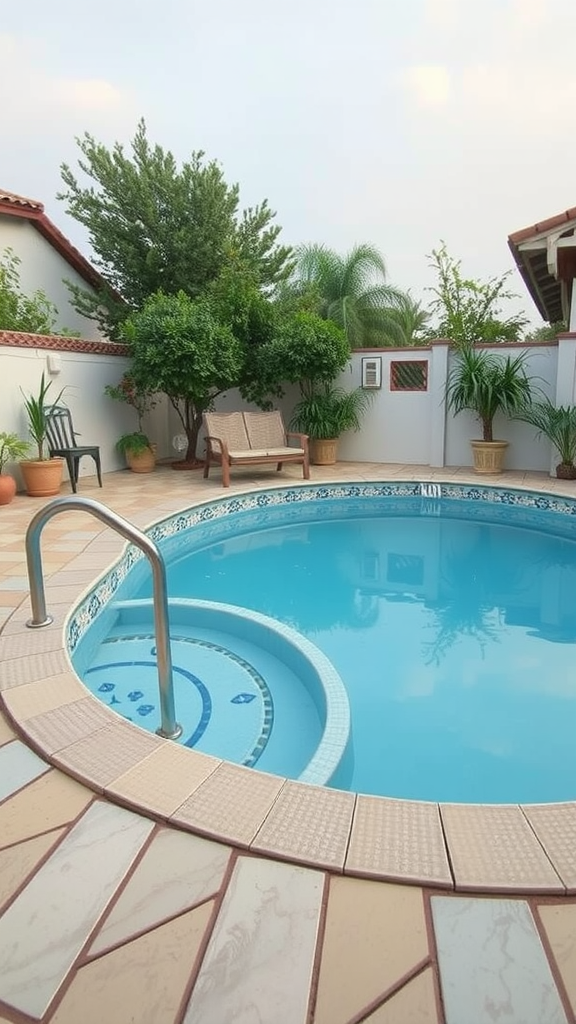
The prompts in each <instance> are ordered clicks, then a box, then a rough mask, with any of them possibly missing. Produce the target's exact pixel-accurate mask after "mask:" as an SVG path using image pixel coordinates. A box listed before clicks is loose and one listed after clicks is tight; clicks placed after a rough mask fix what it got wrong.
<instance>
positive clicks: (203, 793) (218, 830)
mask: <svg viewBox="0 0 576 1024" xmlns="http://www.w3.org/2000/svg"><path fill="white" fill-rule="evenodd" d="M283 785H284V779H281V778H279V777H278V776H277V775H266V774H265V773H264V772H256V771H253V770H252V769H250V768H241V767H239V766H238V765H233V764H229V763H228V762H226V761H224V762H223V763H222V764H221V765H219V767H218V768H217V769H216V770H215V771H214V772H213V773H212V774H211V775H210V776H209V778H207V779H206V781H205V782H203V783H202V785H201V786H199V787H198V789H197V790H196V791H195V792H194V793H193V794H192V796H191V797H189V799H188V800H186V801H185V802H184V803H183V804H182V805H181V806H180V807H179V808H178V810H177V811H176V812H175V813H174V814H173V815H172V819H171V820H172V821H174V822H175V823H176V824H180V825H184V826H185V827H186V826H189V827H191V828H192V829H193V830H198V831H199V832H203V833H205V834H207V835H210V836H214V837H215V838H217V839H223V840H224V841H225V842H234V843H236V844H237V845H238V846H249V845H250V843H251V842H252V840H253V839H254V836H255V835H256V832H257V831H258V829H259V827H260V825H261V824H262V822H263V821H264V818H265V817H266V815H267V814H268V812H269V811H270V808H271V807H272V805H273V803H274V800H275V799H276V797H277V796H278V793H279V792H280V790H281V788H282V786H283Z"/></svg>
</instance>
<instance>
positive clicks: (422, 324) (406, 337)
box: [387, 292, 430, 348]
mask: <svg viewBox="0 0 576 1024" xmlns="http://www.w3.org/2000/svg"><path fill="white" fill-rule="evenodd" d="M387 317H388V324H387V331H388V335H389V338H390V341H389V344H390V345H395V346H397V347H398V348H408V347H410V346H414V345H422V344H425V343H426V341H427V340H428V322H429V320H430V313H429V311H428V310H426V309H424V308H423V306H422V303H421V302H419V301H417V300H416V299H414V298H413V297H412V295H411V294H410V292H406V293H405V294H400V295H399V296H398V298H397V301H396V305H394V306H391V307H390V308H389V309H388V311H387Z"/></svg>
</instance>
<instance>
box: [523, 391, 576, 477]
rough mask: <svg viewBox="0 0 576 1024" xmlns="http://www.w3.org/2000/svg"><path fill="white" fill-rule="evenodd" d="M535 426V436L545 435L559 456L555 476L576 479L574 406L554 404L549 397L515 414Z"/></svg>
mask: <svg viewBox="0 0 576 1024" xmlns="http://www.w3.org/2000/svg"><path fill="white" fill-rule="evenodd" d="M515 419H518V420H523V421H524V422H525V423H530V424H531V425H532V426H533V427H536V430H537V437H541V436H542V435H544V437H547V438H548V440H549V441H551V442H552V444H553V445H554V448H555V449H556V451H557V452H558V454H559V456H560V462H559V464H558V465H557V466H556V476H557V477H559V478H560V479H561V480H576V466H575V465H574V460H575V459H576V406H575V405H559V406H555V405H554V403H553V402H551V401H550V399H549V398H544V399H543V400H542V401H539V402H534V403H533V404H532V405H529V406H527V408H526V409H523V410H521V411H520V412H519V413H517V414H516V416H515Z"/></svg>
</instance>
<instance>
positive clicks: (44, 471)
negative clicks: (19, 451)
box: [20, 459, 64, 498]
mask: <svg viewBox="0 0 576 1024" xmlns="http://www.w3.org/2000/svg"><path fill="white" fill-rule="evenodd" d="M20 469H21V470H22V476H23V477H24V483H25V485H26V493H27V494H29V495H30V497H31V498H50V497H51V496H52V495H53V494H58V492H59V490H60V485H61V483H62V473H63V470H64V459H43V460H42V461H39V460H37V459H23V460H22V462H21V463H20Z"/></svg>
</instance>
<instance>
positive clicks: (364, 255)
mask: <svg viewBox="0 0 576 1024" xmlns="http://www.w3.org/2000/svg"><path fill="white" fill-rule="evenodd" d="M296 255H297V265H296V270H295V273H294V276H293V277H292V278H291V280H290V281H289V282H288V284H287V285H286V286H285V287H284V288H282V289H281V290H280V295H279V299H280V302H281V303H282V304H284V306H285V307H288V308H290V304H292V306H294V304H296V305H298V303H300V305H301V308H302V307H303V308H305V309H306V308H307V309H309V310H310V311H313V312H315V313H317V314H318V315H319V316H321V317H323V318H324V319H325V320H332V321H334V323H335V324H337V325H338V327H340V328H341V329H342V330H343V331H344V333H345V334H346V338H347V340H348V345H349V347H350V348H372V347H380V346H383V345H390V344H394V343H395V342H394V331H395V328H394V318H393V317H391V316H390V310H391V309H393V308H395V307H396V305H397V303H398V301H399V298H400V295H401V293H400V292H399V291H398V290H397V289H395V288H392V287H391V286H390V285H389V284H387V283H386V266H385V263H384V259H383V257H382V255H381V254H380V253H379V252H378V250H377V249H376V248H374V247H373V246H371V245H366V244H363V245H357V246H356V247H355V248H354V249H352V250H351V252H349V253H347V254H346V255H345V256H340V255H339V254H338V253H337V252H335V251H334V250H333V249H328V248H327V247H326V246H324V245H307V246H303V247H302V248H300V249H298V250H297V253H296Z"/></svg>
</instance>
